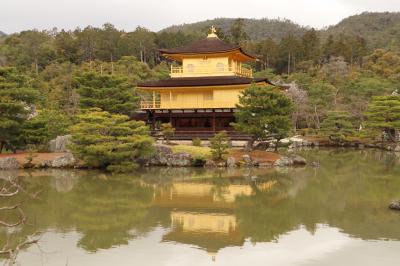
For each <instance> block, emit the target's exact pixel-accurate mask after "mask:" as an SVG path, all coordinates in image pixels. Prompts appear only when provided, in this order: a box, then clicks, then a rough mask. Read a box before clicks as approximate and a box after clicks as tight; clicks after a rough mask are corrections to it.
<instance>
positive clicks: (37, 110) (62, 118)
mask: <svg viewBox="0 0 400 266" xmlns="http://www.w3.org/2000/svg"><path fill="white" fill-rule="evenodd" d="M398 16H399V15H398V13H364V14H362V15H359V16H354V17H351V18H348V19H346V20H344V21H342V22H341V23H339V24H338V25H337V26H334V27H331V28H329V29H327V30H326V31H317V30H314V29H307V28H303V27H300V26H297V25H295V24H293V23H291V22H289V21H285V20H248V19H235V20H232V19H216V20H214V21H206V22H201V23H196V24H190V25H184V26H174V27H171V28H168V29H166V30H163V31H161V32H152V31H150V30H148V29H146V28H142V27H138V28H136V29H135V30H134V31H131V32H126V31H123V30H119V29H117V28H115V27H114V26H113V25H112V24H104V25H103V27H100V28H96V27H91V26H88V27H86V28H83V29H79V28H78V29H76V30H72V31H65V30H50V31H37V30H26V31H22V32H19V33H15V34H10V35H7V36H5V37H3V39H2V41H1V42H0V101H1V103H2V104H3V105H2V106H9V107H6V110H8V111H9V109H7V108H11V107H12V106H18V110H17V109H16V110H11V109H10V110H11V111H9V112H2V110H1V109H0V129H1V130H0V145H1V147H3V146H7V147H9V148H10V147H14V148H15V147H25V146H28V145H34V146H35V147H37V146H38V145H44V144H45V143H47V142H48V140H49V139H51V138H53V137H55V136H56V135H59V134H63V133H67V132H68V130H69V128H70V125H72V124H74V123H75V122H76V115H77V114H78V113H80V112H81V111H82V110H86V109H89V108H100V109H102V110H107V111H109V112H110V113H113V114H125V115H129V116H131V117H132V113H133V110H132V109H135V108H137V102H138V98H139V95H138V93H137V92H136V91H135V86H136V84H137V83H138V82H140V81H145V80H151V79H153V80H156V79H162V78H167V77H168V74H169V68H170V65H171V64H177V63H176V62H171V61H168V60H166V59H165V58H163V57H161V56H160V54H159V53H158V49H160V48H170V47H177V46H182V45H184V44H187V43H189V42H192V41H195V40H198V39H199V38H204V37H205V36H206V33H207V28H208V25H210V24H214V23H215V24H216V25H217V29H218V34H219V36H220V37H221V38H222V39H223V40H224V41H226V42H230V43H234V44H239V45H241V46H242V47H243V48H244V49H245V50H246V51H247V52H249V53H251V54H254V55H256V56H257V57H258V58H259V60H258V61H257V62H255V63H252V64H250V65H249V67H251V68H252V69H253V71H254V73H255V76H257V77H269V78H270V79H271V80H272V81H273V82H275V83H278V84H279V83H281V84H282V83H284V84H288V83H292V85H293V86H291V88H292V89H291V90H289V94H290V96H291V97H292V98H293V100H294V101H295V107H296V111H295V113H294V116H293V124H294V127H295V128H296V129H307V132H308V131H310V132H319V130H320V128H321V126H322V125H323V124H324V123H323V121H324V120H325V119H326V118H327V117H328V118H329V116H330V114H333V115H332V117H330V120H327V121H330V122H332V121H336V120H337V119H342V120H343V117H346V119H348V120H349V121H351V123H350V122H349V123H350V124H351V125H353V127H354V129H359V128H363V127H365V125H367V117H368V115H367V114H366V111H367V109H368V106H369V104H370V102H371V99H372V97H375V96H384V95H390V94H392V93H393V92H394V91H395V90H397V89H399V83H400V52H399V51H400V44H399V42H398V41H397V38H398V36H399V35H397V31H396V29H398V28H399V27H400V26H399V24H398V22H397V21H398ZM21 99H22V103H23V104H21ZM28 103H29V104H28ZM28 107H29V108H28ZM0 108H2V107H0ZM127 109H128V110H127ZM29 110H30V111H29ZM336 111H340V112H345V113H346V115H345V116H344V115H343V113H340V115H337V114H336V115H334V113H332V112H336ZM32 117H34V118H33V119H32ZM396 121H397V120H396ZM349 123H346V124H347V125H348V124H349ZM395 123H398V122H395ZM330 124H332V123H330ZM333 124H335V123H333ZM378 124H379V123H377V125H378ZM379 125H382V124H379ZM398 125H400V122H399V123H398ZM354 131H355V132H357V131H356V130H354ZM360 134H365V132H360Z"/></svg>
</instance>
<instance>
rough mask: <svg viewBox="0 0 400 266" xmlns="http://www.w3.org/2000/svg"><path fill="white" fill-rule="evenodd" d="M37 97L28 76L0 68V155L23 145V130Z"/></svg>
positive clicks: (12, 69) (10, 69) (11, 69)
mask: <svg viewBox="0 0 400 266" xmlns="http://www.w3.org/2000/svg"><path fill="white" fill-rule="evenodd" d="M37 96H38V95H37V92H36V91H35V90H34V89H33V88H31V87H30V84H29V82H28V78H27V77H26V76H24V75H21V74H19V73H18V72H17V71H16V70H15V69H14V68H0V153H1V152H2V150H3V148H4V147H6V148H8V149H12V150H14V151H15V149H16V147H17V146H18V145H19V144H21V136H20V133H21V128H22V126H23V123H24V122H25V121H26V120H27V119H28V117H29V115H30V113H31V107H32V104H33V102H34V101H35V99H36V98H37Z"/></svg>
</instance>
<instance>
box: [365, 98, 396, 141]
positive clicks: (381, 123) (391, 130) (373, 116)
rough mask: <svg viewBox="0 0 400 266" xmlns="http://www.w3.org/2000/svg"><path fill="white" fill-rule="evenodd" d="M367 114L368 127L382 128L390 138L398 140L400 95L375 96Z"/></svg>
mask: <svg viewBox="0 0 400 266" xmlns="http://www.w3.org/2000/svg"><path fill="white" fill-rule="evenodd" d="M365 116H366V118H367V121H366V126H367V128H370V129H375V130H380V131H381V132H383V133H384V135H385V136H387V138H388V139H389V140H391V141H396V140H397V139H398V135H399V130H400V96H398V95H391V96H377V97H373V98H372V101H371V103H370V104H369V105H368V109H367V112H366V113H365Z"/></svg>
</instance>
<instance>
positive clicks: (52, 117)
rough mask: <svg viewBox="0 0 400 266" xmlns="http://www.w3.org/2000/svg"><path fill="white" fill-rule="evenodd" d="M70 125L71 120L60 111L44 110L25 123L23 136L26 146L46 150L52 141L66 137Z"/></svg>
mask: <svg viewBox="0 0 400 266" xmlns="http://www.w3.org/2000/svg"><path fill="white" fill-rule="evenodd" d="M70 125H71V121H70V119H69V118H68V117H67V116H65V115H63V114H62V113H60V112H59V111H57V110H48V109H44V110H41V111H39V114H38V115H37V116H35V117H33V118H31V119H29V120H28V121H26V122H25V123H24V125H23V127H22V131H21V136H22V139H23V141H24V143H25V144H27V145H35V146H36V147H37V148H39V149H45V148H47V145H48V143H49V141H50V140H52V139H54V138H56V137H57V136H61V135H65V134H66V133H67V131H68V127H69V126H70Z"/></svg>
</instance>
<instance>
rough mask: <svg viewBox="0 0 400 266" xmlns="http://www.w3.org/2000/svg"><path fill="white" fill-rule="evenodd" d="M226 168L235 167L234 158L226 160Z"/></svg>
mask: <svg viewBox="0 0 400 266" xmlns="http://www.w3.org/2000/svg"><path fill="white" fill-rule="evenodd" d="M226 166H227V167H229V168H233V167H236V159H235V158H234V157H228V159H226Z"/></svg>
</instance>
